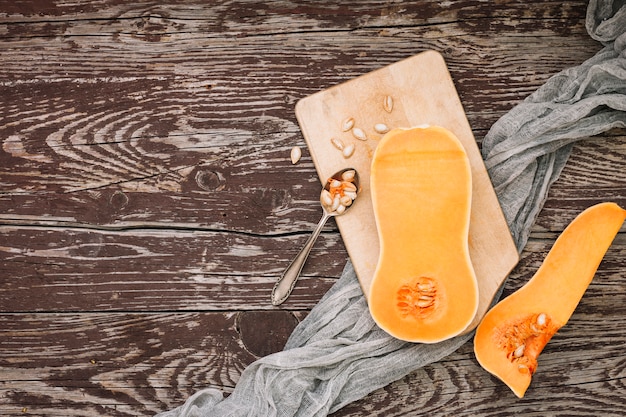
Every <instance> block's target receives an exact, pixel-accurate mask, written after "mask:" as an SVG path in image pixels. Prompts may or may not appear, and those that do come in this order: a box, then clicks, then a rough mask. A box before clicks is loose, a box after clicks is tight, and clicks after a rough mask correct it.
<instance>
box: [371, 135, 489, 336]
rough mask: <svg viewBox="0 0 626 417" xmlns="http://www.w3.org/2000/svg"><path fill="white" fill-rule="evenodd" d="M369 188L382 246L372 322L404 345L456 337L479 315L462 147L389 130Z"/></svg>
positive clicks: (451, 140)
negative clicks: (405, 343)
mask: <svg viewBox="0 0 626 417" xmlns="http://www.w3.org/2000/svg"><path fill="white" fill-rule="evenodd" d="M370 181H371V182H370V186H371V196H372V203H373V208H374V216H375V220H376V226H377V229H378V236H379V241H380V256H379V260H378V264H377V267H376V270H375V272H374V277H373V279H372V284H371V287H370V292H369V296H368V302H369V309H370V312H371V314H372V317H373V318H374V320H375V321H376V323H377V324H378V326H379V327H380V328H382V329H383V330H385V331H386V332H387V333H389V334H390V335H392V336H394V337H396V338H398V339H402V340H406V341H410V342H422V343H435V342H439V341H442V340H445V339H448V338H450V337H452V336H456V335H458V334H459V333H461V332H462V331H463V330H464V329H465V328H466V327H467V326H468V325H469V324H470V322H471V321H472V319H473V318H474V315H475V314H476V310H477V308H478V287H477V281H476V276H475V274H474V269H473V267H472V264H471V261H470V257H469V248H468V233H469V219H470V204H471V187H472V182H471V172H470V165H469V160H468V158H467V154H466V153H465V150H464V148H463V146H462V145H461V143H460V142H459V140H458V139H457V138H456V136H454V134H452V133H451V132H450V131H448V130H446V129H444V128H441V127H426V128H421V127H420V128H412V129H395V130H392V131H391V132H389V133H387V134H386V135H385V136H384V137H383V139H382V140H381V141H380V143H379V144H378V146H377V148H376V151H375V153H374V157H373V160H372V167H371V177H370Z"/></svg>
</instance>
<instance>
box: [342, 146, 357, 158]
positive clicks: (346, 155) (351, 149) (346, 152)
mask: <svg viewBox="0 0 626 417" xmlns="http://www.w3.org/2000/svg"><path fill="white" fill-rule="evenodd" d="M342 153H343V157H344V158H350V157H351V156H352V154H353V153H354V143H351V144H349V145H348V146H346V147H344V148H343V150H342Z"/></svg>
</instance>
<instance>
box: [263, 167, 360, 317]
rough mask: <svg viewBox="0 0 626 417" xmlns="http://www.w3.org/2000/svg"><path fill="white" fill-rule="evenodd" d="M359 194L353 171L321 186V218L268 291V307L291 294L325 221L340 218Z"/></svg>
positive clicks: (357, 182) (346, 172)
mask: <svg viewBox="0 0 626 417" xmlns="http://www.w3.org/2000/svg"><path fill="white" fill-rule="evenodd" d="M358 192H359V174H358V173H357V172H356V170H355V169H354V168H346V169H342V170H340V171H337V172H336V173H335V174H333V175H332V176H331V177H330V178H329V179H328V180H327V181H326V184H325V185H324V188H323V189H322V192H321V193H320V204H321V205H322V209H323V210H324V214H323V215H322V218H321V219H320V221H319V223H318V224H317V226H316V227H315V230H313V233H312V234H311V236H310V237H309V239H308V240H307V241H306V243H305V244H304V246H303V247H302V249H301V250H300V252H299V253H298V255H297V256H296V257H295V258H294V260H293V261H292V262H291V264H289V266H288V267H287V269H285V272H283V274H282V275H281V277H280V278H279V279H278V281H277V282H276V284H275V285H274V288H273V290H272V304H273V305H275V306H277V305H280V304H282V303H283V302H284V301H285V300H286V299H287V298H288V297H289V295H290V294H291V291H293V288H294V287H295V285H296V281H297V280H298V277H299V276H300V272H301V271H302V267H303V266H304V264H305V262H306V260H307V258H308V257H309V253H310V252H311V249H312V248H313V245H314V244H315V241H316V240H317V237H318V236H319V234H320V232H321V231H322V228H323V227H324V224H326V221H327V220H328V219H329V218H331V217H334V216H339V215H342V214H344V213H345V212H346V211H347V210H348V209H349V208H350V207H351V206H352V204H353V203H354V200H356V197H357V194H358Z"/></svg>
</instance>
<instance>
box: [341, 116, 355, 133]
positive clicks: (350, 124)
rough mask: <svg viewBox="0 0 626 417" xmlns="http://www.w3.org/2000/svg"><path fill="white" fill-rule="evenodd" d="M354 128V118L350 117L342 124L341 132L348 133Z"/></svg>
mask: <svg viewBox="0 0 626 417" xmlns="http://www.w3.org/2000/svg"><path fill="white" fill-rule="evenodd" d="M353 126H354V118H352V117H348V118H347V119H344V121H343V122H341V130H343V131H344V132H347V131H348V130H350V129H352V127H353Z"/></svg>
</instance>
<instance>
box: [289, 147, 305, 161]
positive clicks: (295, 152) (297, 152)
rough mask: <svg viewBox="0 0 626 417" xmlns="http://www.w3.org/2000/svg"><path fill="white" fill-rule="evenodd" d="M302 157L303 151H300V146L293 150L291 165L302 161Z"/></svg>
mask: <svg viewBox="0 0 626 417" xmlns="http://www.w3.org/2000/svg"><path fill="white" fill-rule="evenodd" d="M300 157H302V149H300V147H299V146H294V147H293V148H291V163H292V164H295V163H297V162H298V161H299V160H300Z"/></svg>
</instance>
